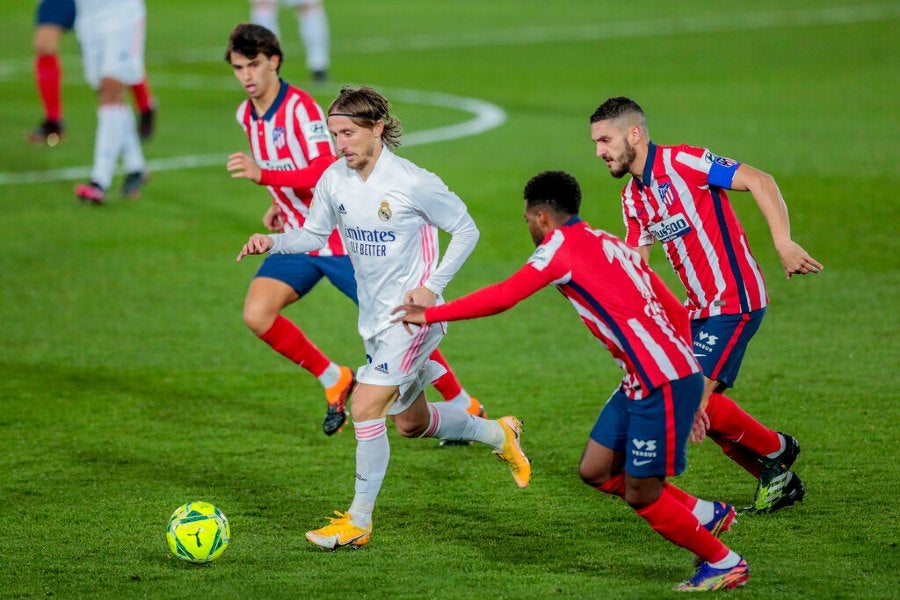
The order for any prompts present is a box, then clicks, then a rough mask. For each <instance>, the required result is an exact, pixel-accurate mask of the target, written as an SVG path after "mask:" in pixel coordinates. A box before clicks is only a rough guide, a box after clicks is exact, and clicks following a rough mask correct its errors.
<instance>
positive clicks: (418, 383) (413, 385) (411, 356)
mask: <svg viewBox="0 0 900 600" xmlns="http://www.w3.org/2000/svg"><path fill="white" fill-rule="evenodd" d="M413 330H414V333H413V334H410V333H408V332H407V331H406V329H405V328H404V327H403V325H400V324H398V323H395V324H392V325H390V326H389V327H388V328H387V329H384V330H383V331H381V332H379V333H378V334H377V335H376V336H375V337H374V338H370V339H366V340H363V345H364V346H365V350H366V361H367V362H366V364H365V365H363V366H362V367H360V368H359V369H358V370H357V375H356V376H357V380H358V381H360V382H361V383H368V384H372V385H380V386H397V387H398V388H399V392H400V394H399V397H398V398H397V401H396V402H395V403H394V404H393V405H392V406H391V407H390V410H389V414H391V415H395V414H399V413H401V412H403V411H404V410H406V409H408V408H409V407H410V406H411V405H412V403H413V402H414V401H415V400H416V399H417V398H418V397H419V394H421V393H422V392H423V391H424V389H425V387H426V386H427V385H428V382H430V381H431V380H432V379H434V378H435V377H437V376H438V375H439V374H441V373H442V372H443V370H444V368H443V367H442V366H441V365H439V364H438V363H436V362H434V361H432V360H429V358H428V357H429V355H430V354H431V353H432V352H433V351H434V349H435V348H437V346H438V344H439V343H440V341H441V339H442V338H443V337H444V329H443V327H441V325H440V324H437V323H436V324H432V325H422V326H414V327H413Z"/></svg>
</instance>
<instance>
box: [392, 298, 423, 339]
mask: <svg viewBox="0 0 900 600" xmlns="http://www.w3.org/2000/svg"><path fill="white" fill-rule="evenodd" d="M397 313H402V314H401V315H400V316H398V317H397V318H396V319H394V320H392V321H391V323H403V326H404V327H405V328H406V331H407V333H410V334H412V333H413V330H412V327H410V326H409V324H410V323H412V324H414V325H424V324H425V307H424V306H419V305H418V304H404V305H402V306H398V307H397V308H395V309H394V310H392V311H391V314H392V315H395V314H397Z"/></svg>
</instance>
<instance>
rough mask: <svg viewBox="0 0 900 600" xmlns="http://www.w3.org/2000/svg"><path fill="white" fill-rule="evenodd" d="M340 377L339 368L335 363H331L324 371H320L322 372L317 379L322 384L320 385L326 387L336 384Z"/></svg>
mask: <svg viewBox="0 0 900 600" xmlns="http://www.w3.org/2000/svg"><path fill="white" fill-rule="evenodd" d="M340 378H341V368H340V367H339V366H338V365H337V364H335V363H331V364H330V365H328V367H327V368H326V369H325V370H324V371H322V374H321V375H319V377H318V380H319V383H321V384H322V387H324V388H326V389H327V388H330V387H331V386H333V385H336V384H337V382H338V380H339V379H340Z"/></svg>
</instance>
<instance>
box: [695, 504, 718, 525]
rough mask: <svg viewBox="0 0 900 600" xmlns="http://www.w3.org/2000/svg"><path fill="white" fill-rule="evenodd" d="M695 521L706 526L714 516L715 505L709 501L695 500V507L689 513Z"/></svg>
mask: <svg viewBox="0 0 900 600" xmlns="http://www.w3.org/2000/svg"><path fill="white" fill-rule="evenodd" d="M691 512H692V513H694V516H695V517H697V520H698V521H700V522H701V523H702V524H704V525H706V524H708V523H709V522H710V521H712V520H713V517H715V516H716V509H715V505H714V504H713V503H712V502H710V501H709V500H701V499H699V498H697V505H696V506H694V510H692V511H691Z"/></svg>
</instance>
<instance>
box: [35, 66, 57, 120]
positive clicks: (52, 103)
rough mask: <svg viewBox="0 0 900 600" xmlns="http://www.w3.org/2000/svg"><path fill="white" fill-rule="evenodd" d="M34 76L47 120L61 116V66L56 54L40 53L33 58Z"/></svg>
mask: <svg viewBox="0 0 900 600" xmlns="http://www.w3.org/2000/svg"><path fill="white" fill-rule="evenodd" d="M34 77H35V81H37V87H38V93H39V94H40V96H41V103H43V105H44V117H45V118H46V119H47V120H48V121H59V120H60V119H61V118H62V95H61V93H60V89H61V87H62V68H61V67H60V64H59V56H57V55H56V54H41V55H39V56H37V57H35V59H34Z"/></svg>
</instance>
